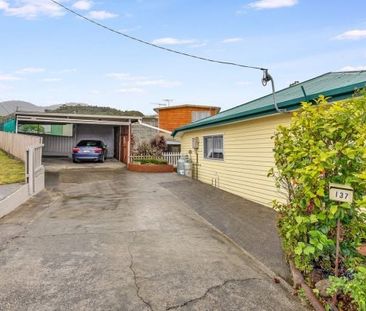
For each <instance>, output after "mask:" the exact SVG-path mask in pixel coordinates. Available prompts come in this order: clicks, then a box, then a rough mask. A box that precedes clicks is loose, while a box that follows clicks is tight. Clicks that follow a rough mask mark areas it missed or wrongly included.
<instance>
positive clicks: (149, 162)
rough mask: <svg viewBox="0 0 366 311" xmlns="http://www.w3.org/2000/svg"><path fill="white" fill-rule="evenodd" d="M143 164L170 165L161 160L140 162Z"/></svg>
mask: <svg viewBox="0 0 366 311" xmlns="http://www.w3.org/2000/svg"><path fill="white" fill-rule="evenodd" d="M138 162H140V163H141V164H168V162H167V161H165V160H161V159H144V160H138Z"/></svg>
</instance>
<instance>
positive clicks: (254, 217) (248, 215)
mask: <svg viewBox="0 0 366 311" xmlns="http://www.w3.org/2000/svg"><path fill="white" fill-rule="evenodd" d="M161 185H162V186H163V187H165V188H167V189H169V190H170V191H171V192H173V193H174V194H175V195H176V196H178V197H179V199H180V200H182V201H183V202H184V203H186V204H187V205H188V206H189V207H191V208H192V209H194V210H195V211H196V212H197V213H198V214H199V215H201V216H202V217H203V218H205V219H206V220H207V221H208V222H210V223H211V224H213V225H214V226H215V227H216V228H218V229H219V230H220V231H221V232H223V233H225V234H226V235H227V236H229V237H230V238H231V239H233V240H234V241H235V242H236V243H238V244H239V245H240V246H241V247H242V248H243V249H245V250H247V251H248V252H249V253H250V254H251V255H253V256H254V257H255V258H256V259H258V260H259V261H260V262H262V263H263V264H265V265H266V266H267V267H268V268H270V269H271V270H272V271H274V272H275V273H276V274H277V275H279V276H281V277H282V278H284V279H285V280H287V281H288V282H291V274H290V270H289V267H288V265H287V263H286V261H285V258H284V254H283V251H282V247H281V241H280V238H279V234H278V230H277V224H276V222H277V221H276V217H277V215H276V212H275V211H274V210H273V209H270V208H267V207H265V206H263V205H260V204H256V203H254V202H252V201H249V200H245V199H243V198H241V197H238V196H236V195H233V194H230V193H228V192H226V191H223V190H220V189H216V188H214V187H212V186H210V185H206V184H203V183H201V182H196V181H192V180H189V179H186V178H184V179H180V180H179V181H171V182H167V183H161Z"/></svg>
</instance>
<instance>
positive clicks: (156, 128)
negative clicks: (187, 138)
mask: <svg viewBox="0 0 366 311" xmlns="http://www.w3.org/2000/svg"><path fill="white" fill-rule="evenodd" d="M138 122H139V124H140V125H142V126H145V127H148V128H151V129H153V130H157V131H159V132H163V133H167V134H169V135H172V132H170V131H167V130H164V129H162V128H160V127H156V126H152V125H150V124H147V123H144V122H142V121H141V120H138Z"/></svg>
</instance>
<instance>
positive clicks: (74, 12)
mask: <svg viewBox="0 0 366 311" xmlns="http://www.w3.org/2000/svg"><path fill="white" fill-rule="evenodd" d="M50 1H51V2H53V3H54V4H56V5H58V6H60V7H62V8H63V9H65V10H66V11H68V12H70V13H72V14H74V15H76V16H78V17H80V18H82V19H84V20H86V21H88V22H90V23H92V24H94V25H96V26H98V27H101V28H104V29H106V30H108V31H111V32H114V33H116V34H118V35H121V36H123V37H125V38H128V39H131V40H134V41H137V42H140V43H142V44H145V45H149V46H152V47H154V48H157V49H161V50H164V51H167V52H170V53H175V54H178V55H182V56H186V57H191V58H195V59H199V60H202V61H206V62H211V63H217V64H223V65H231V66H236V67H242V68H250V69H257V70H262V71H268V69H267V68H262V67H257V66H249V65H243V64H238V63H234V62H227V61H221V60H216V59H211V58H206V57H201V56H197V55H193V54H189V53H185V52H181V51H177V50H173V49H169V48H166V47H163V46H160V45H157V44H154V43H150V42H147V41H145V40H142V39H139V38H136V37H133V36H130V35H128V34H125V33H123V32H120V31H118V30H115V29H113V28H110V27H108V26H106V25H103V24H101V23H99V22H97V21H95V20H93V19H91V18H89V17H87V16H85V15H82V14H80V13H78V12H76V11H74V10H72V9H70V8H68V7H67V6H65V5H63V4H61V3H60V2H58V1H56V0H50Z"/></svg>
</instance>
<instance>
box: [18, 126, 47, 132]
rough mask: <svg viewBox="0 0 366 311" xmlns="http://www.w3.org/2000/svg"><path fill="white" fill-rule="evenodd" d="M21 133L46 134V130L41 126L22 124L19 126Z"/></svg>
mask: <svg viewBox="0 0 366 311" xmlns="http://www.w3.org/2000/svg"><path fill="white" fill-rule="evenodd" d="M19 132H23V133H34V134H44V132H45V129H44V127H43V126H42V125H40V124H22V125H20V126H19Z"/></svg>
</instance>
